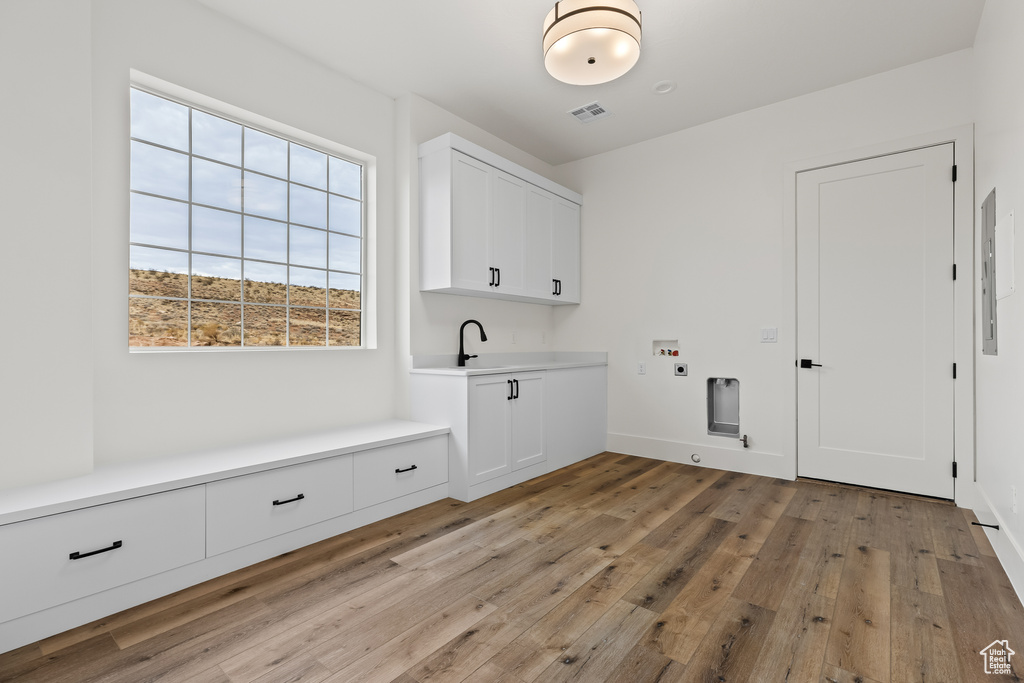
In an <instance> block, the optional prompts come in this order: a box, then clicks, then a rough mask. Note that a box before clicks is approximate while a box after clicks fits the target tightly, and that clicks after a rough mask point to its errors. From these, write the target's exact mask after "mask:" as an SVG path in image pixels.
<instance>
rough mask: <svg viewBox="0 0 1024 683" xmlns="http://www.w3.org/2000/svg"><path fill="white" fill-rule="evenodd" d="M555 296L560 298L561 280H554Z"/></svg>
mask: <svg viewBox="0 0 1024 683" xmlns="http://www.w3.org/2000/svg"><path fill="white" fill-rule="evenodd" d="M555 294H556V295H558V296H562V281H561V280H555Z"/></svg>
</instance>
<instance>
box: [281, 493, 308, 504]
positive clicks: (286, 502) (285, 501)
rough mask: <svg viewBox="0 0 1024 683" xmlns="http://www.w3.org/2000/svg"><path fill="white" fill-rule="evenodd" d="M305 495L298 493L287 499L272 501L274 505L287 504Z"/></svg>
mask: <svg viewBox="0 0 1024 683" xmlns="http://www.w3.org/2000/svg"><path fill="white" fill-rule="evenodd" d="M305 497H306V495H305V494H303V493H300V494H299V495H297V496H295V497H294V498H289V499H288V500H275V501H274V505H287V504H288V503H294V502H295V501H297V500H302V499H304V498H305Z"/></svg>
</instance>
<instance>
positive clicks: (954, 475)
mask: <svg viewBox="0 0 1024 683" xmlns="http://www.w3.org/2000/svg"><path fill="white" fill-rule="evenodd" d="M953 478H954V479H956V461H953Z"/></svg>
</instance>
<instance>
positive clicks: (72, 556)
mask: <svg viewBox="0 0 1024 683" xmlns="http://www.w3.org/2000/svg"><path fill="white" fill-rule="evenodd" d="M122 545H123V544H122V543H121V541H114V543H113V544H112V545H110V546H109V547H106V548H100V549H99V550H92V551H90V552H87V553H80V552H78V551H77V550H76V551H75V552H73V553H71V554H70V555H68V558H69V559H72V560H80V559H82V558H83V557H91V556H93V555H99V554H100V553H109V552H110V551H111V550H117V549H118V548H120V547H121V546H122Z"/></svg>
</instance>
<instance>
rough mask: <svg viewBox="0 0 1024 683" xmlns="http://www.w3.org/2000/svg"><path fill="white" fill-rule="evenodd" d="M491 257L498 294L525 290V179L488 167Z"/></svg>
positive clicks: (520, 292) (495, 288) (495, 287)
mask: <svg viewBox="0 0 1024 683" xmlns="http://www.w3.org/2000/svg"><path fill="white" fill-rule="evenodd" d="M490 232H491V235H490V242H491V261H490V267H493V268H494V269H495V272H494V284H493V288H494V290H495V291H496V292H498V293H499V294H515V295H522V294H525V293H526V277H525V274H524V270H523V262H524V253H523V252H524V250H525V248H526V182H525V181H523V180H520V179H519V178H516V177H515V176H512V175H509V174H508V173H505V172H504V171H499V170H498V169H496V168H492V169H491V221H490Z"/></svg>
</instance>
